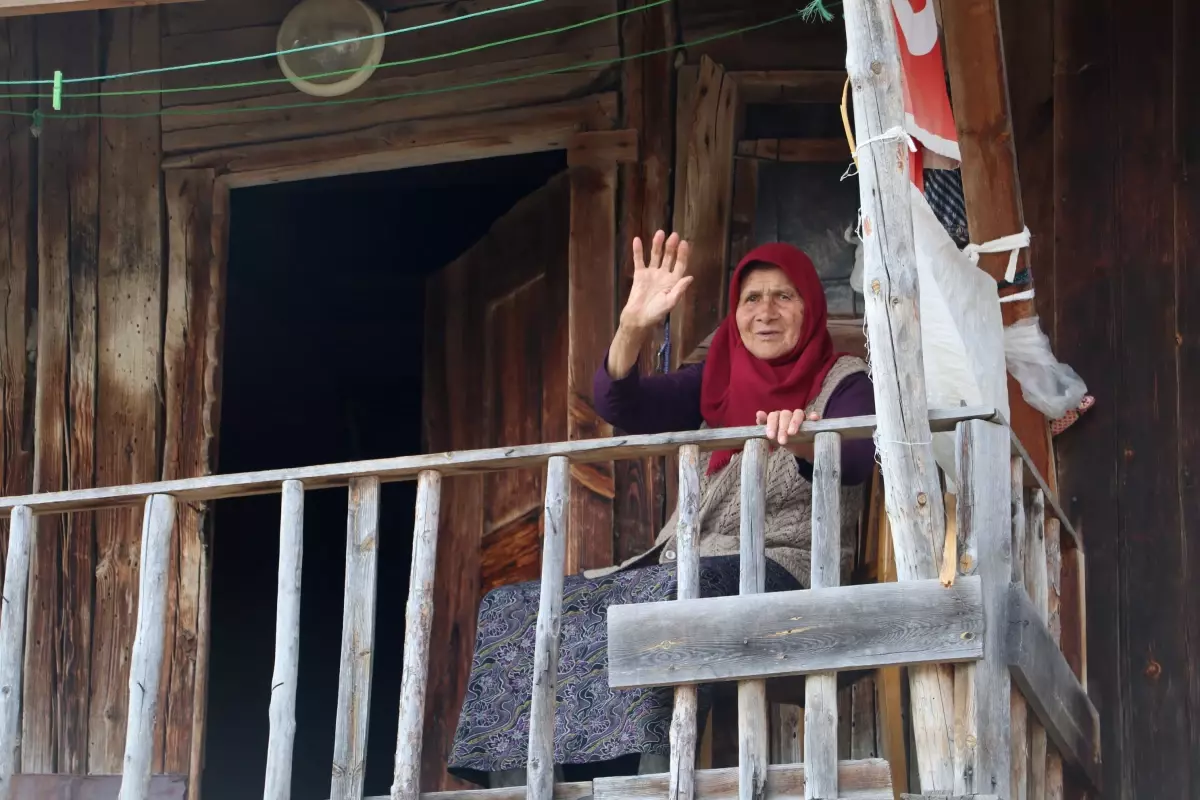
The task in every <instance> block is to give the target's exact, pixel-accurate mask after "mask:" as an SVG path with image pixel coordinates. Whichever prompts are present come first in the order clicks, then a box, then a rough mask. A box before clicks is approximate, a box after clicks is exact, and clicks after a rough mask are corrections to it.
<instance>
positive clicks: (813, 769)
mask: <svg viewBox="0 0 1200 800" xmlns="http://www.w3.org/2000/svg"><path fill="white" fill-rule="evenodd" d="M841 492H842V440H841V437H840V436H838V435H837V434H836V433H822V434H819V435H818V436H817V438H816V440H815V445H814V458H813V476H812V569H811V576H812V577H811V578H810V584H809V585H810V588H811V589H828V588H832V587H836V586H837V585H838V584H839V583H840V582H841V581H840V576H841V541H842V495H841ZM804 697H805V704H804V768H805V770H806V775H807V777H808V780H807V782H806V783H805V786H804V797H805V800H825V798H834V797H837V795H838V786H837V757H838V706H837V703H838V697H837V674H836V673H833V672H821V673H815V674H812V675H809V676H808V679H807V680H806V681H805V682H804Z"/></svg>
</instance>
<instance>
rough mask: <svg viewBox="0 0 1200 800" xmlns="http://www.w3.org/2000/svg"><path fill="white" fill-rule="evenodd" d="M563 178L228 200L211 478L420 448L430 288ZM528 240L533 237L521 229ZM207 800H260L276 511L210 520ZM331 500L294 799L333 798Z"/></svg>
mask: <svg viewBox="0 0 1200 800" xmlns="http://www.w3.org/2000/svg"><path fill="white" fill-rule="evenodd" d="M565 166H566V163H565V156H564V154H563V153H562V152H551V153H541V154H534V155H528V156H513V157H506V158H497V159H489V160H486V161H475V162H463V163H457V164H442V165H437V166H433V167H421V168H414V169H408V170H401V171H396V172H388V173H372V174H364V175H353V176H346V177H340V178H330V179H325V180H319V181H307V182H301V183H293V184H281V185H276V186H266V187H258V188H253V189H241V190H237V191H235V192H234V193H233V197H232V201H231V221H232V230H231V233H230V251H229V267H228V277H227V295H226V313H225V331H226V335H225V345H224V353H223V356H222V358H223V382H222V384H223V386H222V411H221V417H222V420H221V429H220V437H219V441H220V457H219V469H220V471H221V472H223V473H229V472H242V471H247V470H257V469H269V468H277V467H289V466H302V465H309V464H322V463H330V462H337V461H349V460H356V459H364V458H377V457H386V456H396V455H405V454H411V453H418V452H421V378H422V352H423V343H422V331H423V318H424V303H425V279H426V276H428V275H429V274H430V273H431V272H433V271H435V270H437V269H438V268H440V267H442V266H444V265H445V264H447V263H448V262H450V261H451V260H453V259H454V258H455V257H456V256H458V255H459V254H460V253H462V252H463V251H465V250H466V249H467V248H468V247H470V245H471V244H473V243H474V242H475V241H476V240H478V239H479V238H480V237H481V236H482V235H483V234H484V233H486V232H487V230H488V228H489V226H490V225H491V224H492V222H493V221H494V220H496V219H497V218H498V217H499V216H501V215H502V214H504V212H506V211H507V210H508V209H510V208H511V207H512V206H513V205H514V204H515V203H516V202H517V201H518V200H519V199H521V198H522V197H524V196H525V195H527V194H529V193H530V192H532V191H534V190H535V189H537V188H538V187H540V186H542V185H543V184H544V183H545V182H546V181H547V180H548V179H549V178H550V177H551V176H552V175H554V174H555V173H557V172H559V171H561V170H562V169H564V168H565ZM530 235H531V236H536V235H538V233H537V232H536V231H531V232H530ZM414 500H415V484H412V483H396V484H389V485H386V486H385V487H384V491H383V495H382V501H381V514H380V536H379V580H378V586H379V597H378V602H377V613H376V625H375V631H376V635H375V643H376V648H375V661H374V682H373V687H372V696H371V711H370V734H369V751H368V759H367V772H366V794H368V795H380V794H387V793H388V787H389V785H390V782H391V771H392V758H393V753H394V752H395V745H396V716H397V708H398V705H397V704H398V698H399V691H400V675H401V666H402V651H403V631H404V603H405V597H406V592H407V588H408V568H409V559H410V550H411V542H412V524H413V503H414ZM214 521H215V531H214V537H213V538H214V542H213V578H212V600H211V609H212V611H211V631H212V639H211V642H212V644H211V655H210V662H209V663H210V670H209V692H208V717H207V734H206V745H205V751H206V752H205V770H204V778H203V791H204V796H205V797H208V798H220V800H241V798H259V797H261V796H262V789H263V771H264V767H265V764H266V748H267V734H268V720H267V710H268V707H269V704H270V694H271V686H270V683H271V671H272V665H273V660H274V635H275V592H276V575H277V564H278V556H279V543H278V536H279V498H278V496H266V497H251V498H240V499H234V500H222V501H220V502H219V503H218V504H217V506H216V509H215V512H214ZM345 535H346V491H345V490H344V489H341V490H325V491H314V492H309V493H307V496H306V498H305V529H304V571H303V579H302V580H303V583H302V601H301V631H300V648H301V660H300V677H299V688H298V697H297V709H296V716H297V720H296V721H297V732H296V744H295V754H294V760H293V773H292V774H293V783H292V797H293V798H295V799H296V800H310V799H311V800H321V799H322V798H327V797H329V787H330V774H331V765H332V759H333V736H334V719H335V711H336V702H337V699H336V696H337V682H338V658H339V653H338V651H339V647H340V640H341V618H342V592H343V580H344V568H345Z"/></svg>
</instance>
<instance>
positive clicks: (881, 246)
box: [843, 0, 954, 791]
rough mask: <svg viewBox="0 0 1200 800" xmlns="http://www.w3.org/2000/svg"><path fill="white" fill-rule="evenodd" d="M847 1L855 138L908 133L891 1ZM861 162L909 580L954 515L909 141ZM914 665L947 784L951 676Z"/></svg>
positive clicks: (891, 492)
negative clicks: (927, 329)
mask: <svg viewBox="0 0 1200 800" xmlns="http://www.w3.org/2000/svg"><path fill="white" fill-rule="evenodd" d="M843 10H844V14H845V19H846V69H847V72H848V74H849V76H850V80H851V84H852V86H853V88H854V120H855V130H857V131H858V141H860V142H865V141H867V140H869V139H875V138H876V137H884V134H885V132H887V131H890V130H903V127H904V94H903V86H902V83H901V67H900V55H899V52H898V49H897V48H898V39H897V34H896V31H895V30H894V27H893V22H892V15H893V12H892V4H891V3H890V2H885V0H847V2H846V3H845V4H844V5H843ZM858 168H859V173H858V185H859V194H860V197H861V206H862V227H863V265H864V284H865V286H866V287H868V291H867V294H866V296H865V300H866V318H867V330H868V334H869V337H870V341H871V370H872V377H873V382H874V386H875V409H876V413H877V414H878V416H879V436H878V440H877V441H878V442H879V445H878V449H879V453H880V460H881V462H882V468H883V479H884V488H885V492H886V508H887V515H888V519H889V520H890V521H891V526H892V537H893V541H894V543H895V553H896V566H897V574H898V576H899V578H900V580H901V581H910V580H923V579H929V578H936V577H937V575H938V567H939V563H940V555H939V554H940V553H941V552H942V547H943V545H944V543H945V532H946V520H945V510H944V507H943V501H942V488H941V482H940V477H939V474H938V467H937V463H936V462H935V461H934V457H933V446H932V435H931V433H930V429H929V427H928V425H927V424H926V420H927V419H928V412H927V403H926V394H925V380H924V369H923V367H922V355H921V321H920V315H919V289H918V280H917V268H916V259H915V257H914V252H915V246H914V240H913V226H912V208H911V203H910V195H911V192H912V176H911V175H910V174H909V153H908V148H907V146H906V144H905V142H904V141H903V140H902V138H901V139H894V138H887V137H884V138H880V139H879V140H878V141H876V142H874V143H873V144H871V145H870V146H865V147H860V148H859V151H858ZM908 674H909V682H910V684H911V697H912V703H911V708H912V720H913V732H914V741H915V744H916V752H917V763H918V768H919V771H920V779H921V786H922V787H924V788H925V789H926V790H937V791H949V790H950V789H952V788H953V785H954V762H953V755H952V746H953V742H954V713H953V709H954V698H953V694H954V680H953V673H952V671H951V670H950V669H948V668H945V667H939V666H935V665H928V666H918V667H915V668H912V669H910V670H909V673H908Z"/></svg>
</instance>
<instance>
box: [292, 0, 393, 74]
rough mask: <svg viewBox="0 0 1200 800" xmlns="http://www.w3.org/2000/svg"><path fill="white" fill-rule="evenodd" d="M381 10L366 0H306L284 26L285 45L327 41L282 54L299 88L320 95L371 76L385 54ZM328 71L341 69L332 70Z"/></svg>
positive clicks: (293, 12) (294, 9)
mask: <svg viewBox="0 0 1200 800" xmlns="http://www.w3.org/2000/svg"><path fill="white" fill-rule="evenodd" d="M380 33H383V23H382V22H381V21H380V19H379V16H378V15H377V14H376V13H375V12H374V11H373V10H372V9H371V8H370V7H369V6H367V5H366V4H364V3H363V2H362V1H361V0H304V2H302V3H300V5H298V6H296V7H295V8H293V9H292V11H291V12H290V13H289V14H288V15H287V18H286V19H284V21H283V24H282V25H280V26H279V35H278V36H277V37H276V46H277V48H278V49H279V50H280V51H283V50H290V49H293V48H298V47H312V46H313V45H327V46H324V47H316V48H314V49H312V50H302V51H301V52H298V53H288V54H286V55H280V56H279V66H280V68H281V69H282V70H283V74H284V75H286V76H287V78H288V80H290V81H291V82H292V83H293V84H294V85H295V86H296V88H298V89H299V90H300V91H302V92H306V93H307V94H311V95H317V96H319V97H333V96H335V95H340V94H345V93H347V92H350V91H353V90H354V89H357V88H358V87H359V86H361V85H362V84H363V83H365V82H366V80H367V78H369V77H370V76H371V73H372V72H374V71H375V66H376V65H377V64H378V63H379V61H380V59H381V58H382V56H383V39H382V38H381V37H377V38H374V39H366V40H360V41H355V40H356V39H361V37H364V36H371V35H372V34H380ZM327 73H337V74H334V75H330V74H327Z"/></svg>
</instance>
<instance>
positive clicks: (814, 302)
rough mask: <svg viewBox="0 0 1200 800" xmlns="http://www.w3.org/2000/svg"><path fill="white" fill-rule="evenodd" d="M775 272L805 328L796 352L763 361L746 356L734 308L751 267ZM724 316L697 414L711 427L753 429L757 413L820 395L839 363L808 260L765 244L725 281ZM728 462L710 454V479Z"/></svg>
mask: <svg viewBox="0 0 1200 800" xmlns="http://www.w3.org/2000/svg"><path fill="white" fill-rule="evenodd" d="M756 263H766V264H771V265H772V266H776V267H779V269H781V270H783V272H784V274H786V275H787V276H788V279H789V280H790V281H791V282H792V284H793V285H795V287H796V290H797V291H798V292H799V293H800V297H801V298H803V299H804V323H803V325H804V327H803V329H802V330H801V331H800V338H799V340H797V342H796V348H795V349H794V350H792V352H790V353H788V354H787V355H785V356H782V357H781V358H778V359H775V360H773V361H763V360H762V359H759V358H757V357H756V356H753V355H751V354H750V351H749V350H747V349H746V346H745V345H744V344H742V336H741V334H740V333H739V332H738V327H737V320H736V309H737V307H738V300H739V299H740V295H741V284H742V276H743V275H744V274H745V272H746V268H747V267H749V266H750V265H751V264H756ZM729 309H730V311H729V314H728V315H727V316H726V317H725V319H723V320H722V321H721V324H720V326H718V327H717V330H716V333H714V334H713V338H712V343H711V344H710V345H709V348H708V357H707V359H706V360H705V364H704V377H703V381H702V383H701V389H700V411H701V413H702V414H703V416H704V421H705V422H706V423H708V426H709V427H710V428H729V427H735V426H739V425H753V424H755V414H756V413H757V412H758V411H768V412H770V411H782V410H785V409H789V410H790V409H797V408H804V407H806V406H807V405H808V404H809V403H811V402H812V401H813V399H815V398H816V396H817V395H818V394H820V392H821V384H822V382H823V381H824V380H825V376H826V375H827V374H828V373H829V370H830V369H831V368H832V367H833V365H834V362H836V361H837V359H838V354H836V353H834V352H833V339H832V338H831V337H830V335H829V328H828V326H827V323H828V311H827V309H826V305H825V290H824V288H822V286H821V279H820V278H819V277H818V276H817V270H816V268H814V267H813V263H812V261H811V260H810V259H809V257H808V256H807V255H805V254H804V253H803V252H801V251H800V250H798V249H797V248H795V247H793V246H792V245H790V244H783V243H777V244H764V245H762V246H761V247H756V248H754V249H753V250H751V251H750V252H749V253H747V254H746V257H745V258H743V259H742V261H741V263H740V264H738V266H737V269H736V270H735V271H734V273H733V279H732V280H731V281H730V282H729ZM732 457H733V451H732V450H719V451H717V452H715V453H713V454H712V458H711V460H710V461H709V466H708V472H709V474H712V473H714V472H716V471H718V470H719V469H721V468H722V467H724V466H725V465H726V464H728V463H729V459H730V458H732Z"/></svg>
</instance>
